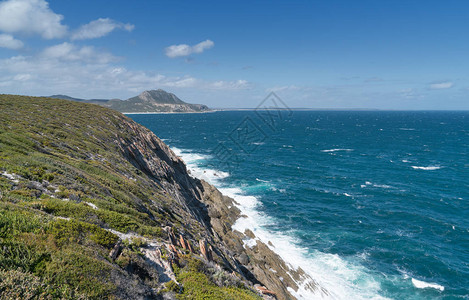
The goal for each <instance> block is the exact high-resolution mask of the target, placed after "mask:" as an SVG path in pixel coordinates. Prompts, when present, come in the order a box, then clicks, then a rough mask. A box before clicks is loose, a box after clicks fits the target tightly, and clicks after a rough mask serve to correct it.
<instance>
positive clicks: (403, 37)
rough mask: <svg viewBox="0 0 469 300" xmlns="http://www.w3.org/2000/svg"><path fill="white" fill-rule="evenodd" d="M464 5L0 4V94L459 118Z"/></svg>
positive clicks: (33, 0)
mask: <svg viewBox="0 0 469 300" xmlns="http://www.w3.org/2000/svg"><path fill="white" fill-rule="evenodd" d="M468 29H469V2H468V1H282V2H277V1H236V2H231V3H228V2H225V1H205V2H201V1H70V0H50V1H45V0H4V1H0V93H14V94H27V95H37V96H39V95H52V94H59V93H60V94H67V95H70V96H74V97H80V98H120V99H126V98H129V97H131V96H134V95H137V94H139V93H140V92H141V91H143V90H147V89H157V88H162V89H164V90H167V91H170V92H173V93H175V94H176V95H178V96H179V97H180V98H182V99H183V100H185V101H188V102H192V103H204V104H207V105H209V106H212V107H255V106H256V105H257V104H258V103H259V102H260V101H261V100H262V99H263V98H264V97H265V96H266V95H267V94H268V93H269V92H271V91H274V92H276V93H277V94H278V95H279V96H280V97H281V98H282V99H283V100H284V102H285V103H287V104H288V105H289V106H291V107H309V108H378V109H469V97H468V96H469V82H468V79H469V78H468V77H469V76H468V74H469V55H468V53H469V35H468V34H467V32H468Z"/></svg>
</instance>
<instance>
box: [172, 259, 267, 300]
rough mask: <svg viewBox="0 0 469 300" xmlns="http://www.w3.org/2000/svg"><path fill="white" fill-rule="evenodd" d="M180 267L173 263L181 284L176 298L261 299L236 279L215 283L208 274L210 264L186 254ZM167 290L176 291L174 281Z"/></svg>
mask: <svg viewBox="0 0 469 300" xmlns="http://www.w3.org/2000/svg"><path fill="white" fill-rule="evenodd" d="M180 264H181V265H182V266H181V267H178V266H177V265H173V268H174V270H175V274H176V278H177V280H178V282H179V283H180V284H181V285H182V287H181V289H180V292H179V294H177V296H176V297H177V299H181V300H182V299H226V300H229V299H245V300H253V299H261V298H260V297H259V296H258V295H257V294H255V293H254V292H252V291H251V290H248V289H246V288H245V287H244V286H243V285H242V284H241V283H240V281H239V280H238V281H237V282H236V280H235V279H232V280H233V282H230V283H229V284H228V282H224V283H225V284H226V285H225V284H224V283H220V282H218V283H219V285H217V284H216V283H215V282H216V281H214V278H213V277H211V276H210V275H207V273H208V274H210V273H211V272H213V270H211V266H210V265H207V264H205V263H204V262H203V261H201V260H199V259H196V258H193V257H191V256H190V255H186V256H184V257H183V258H182V260H181V262H180ZM220 272H221V273H223V274H224V275H223V276H226V277H229V276H230V275H228V274H226V272H224V271H222V270H220ZM167 289H168V290H172V291H177V290H178V288H177V287H176V286H175V283H169V284H168V286H167Z"/></svg>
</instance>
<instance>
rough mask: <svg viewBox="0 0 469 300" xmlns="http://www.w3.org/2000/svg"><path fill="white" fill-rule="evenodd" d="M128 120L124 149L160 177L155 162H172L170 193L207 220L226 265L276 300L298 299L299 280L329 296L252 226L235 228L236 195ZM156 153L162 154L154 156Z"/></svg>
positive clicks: (207, 232) (209, 233)
mask: <svg viewBox="0 0 469 300" xmlns="http://www.w3.org/2000/svg"><path fill="white" fill-rule="evenodd" d="M126 123H127V126H129V127H132V129H133V131H134V132H135V140H133V141H132V142H131V143H130V144H127V143H126V144H123V145H121V146H120V148H121V149H122V151H123V152H124V153H129V150H130V149H133V150H132V151H134V152H131V153H132V154H131V155H130V157H136V158H139V160H138V161H136V162H135V163H136V164H138V165H140V166H142V167H143V169H144V170H147V172H149V173H150V174H152V175H153V176H155V177H160V176H163V175H162V174H158V171H157V170H156V167H154V166H153V164H154V162H155V161H158V160H160V159H161V158H163V159H164V161H166V162H167V163H168V165H169V168H168V172H169V174H171V175H172V176H174V181H173V182H174V184H175V185H174V186H171V187H166V189H167V192H168V193H169V194H172V195H173V197H174V198H176V199H181V200H182V203H183V204H184V205H185V206H186V207H187V209H188V211H190V212H191V214H192V215H193V216H194V217H195V218H196V219H197V220H198V221H200V222H201V224H203V226H204V229H205V232H204V233H205V234H204V238H205V239H206V240H207V241H208V243H209V244H210V245H211V246H212V247H213V249H214V253H215V256H217V257H218V258H219V259H220V261H223V263H224V264H225V267H227V268H228V269H229V270H231V271H234V272H236V273H238V274H240V275H241V276H242V278H244V279H245V280H247V281H248V282H250V283H251V284H252V286H254V285H257V286H265V288H266V289H267V290H269V291H272V292H273V293H272V295H275V296H276V297H277V299H294V296H293V295H292V292H291V291H293V292H294V293H296V292H297V291H298V289H299V286H298V285H299V283H300V284H302V285H303V286H302V288H303V289H306V290H309V291H311V292H318V291H320V293H322V294H323V295H328V293H327V291H325V290H324V289H322V288H321V287H320V286H319V285H318V284H317V283H316V282H315V281H314V279H312V278H310V277H309V276H308V275H307V274H306V273H305V272H304V271H303V270H302V269H301V268H299V269H293V268H292V267H291V266H289V265H287V264H286V263H285V262H284V261H283V260H282V258H281V257H280V256H278V255H277V254H276V253H275V252H274V251H273V250H272V248H274V246H273V245H272V246H270V245H266V244H265V243H264V242H262V241H260V240H259V239H257V238H256V236H255V235H254V233H253V232H251V231H249V230H247V231H246V232H239V231H234V230H232V226H233V224H234V223H235V222H236V221H237V220H238V218H243V216H242V215H241V212H240V210H239V209H238V208H237V207H236V206H237V203H236V202H235V200H234V199H232V198H230V197H227V196H224V195H222V193H221V192H220V191H219V190H218V189H217V188H216V187H214V186H213V185H211V184H209V183H207V182H205V181H203V180H199V179H197V178H194V177H192V176H190V175H189V174H188V172H187V169H186V166H185V164H184V162H183V161H182V159H181V158H179V157H178V156H176V154H175V153H174V152H173V151H172V150H171V149H170V148H169V147H168V146H167V145H166V144H164V142H162V141H161V140H160V139H159V138H157V137H156V136H155V135H154V134H153V133H152V132H150V131H149V130H148V129H146V128H143V127H141V126H140V125H136V124H135V123H133V121H129V120H128V119H126ZM142 141H144V142H145V144H142ZM150 149H152V150H150ZM148 150H150V151H148ZM147 151H148V152H147ZM156 153H158V158H157V157H155V155H156ZM162 154H163V155H162ZM250 239H252V240H255V243H256V245H255V246H253V247H249V246H247V245H246V244H245V241H246V240H250ZM170 240H171V239H170ZM193 242H194V243H196V242H197V241H193ZM175 244H177V243H175ZM178 246H181V245H180V244H179V245H178Z"/></svg>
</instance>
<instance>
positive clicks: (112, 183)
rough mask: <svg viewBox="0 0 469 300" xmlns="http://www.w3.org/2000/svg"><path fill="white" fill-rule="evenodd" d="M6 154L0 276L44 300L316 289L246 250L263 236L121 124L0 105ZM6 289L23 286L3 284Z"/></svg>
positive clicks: (75, 106)
mask: <svg viewBox="0 0 469 300" xmlns="http://www.w3.org/2000/svg"><path fill="white" fill-rule="evenodd" d="M0 151H1V152H0V173H1V176H0V188H1V190H0V191H1V194H0V200H1V201H0V210H1V214H0V216H2V217H0V225H1V226H2V227H1V228H0V246H2V247H3V249H4V250H5V249H7V250H5V251H3V252H2V254H0V272H3V273H4V274H5V276H4V277H5V278H13V279H14V280H16V282H17V281H18V280H26V279H28V281H29V282H37V286H42V287H43V288H39V287H37V286H36V285H35V286H28V289H29V290H33V291H34V292H36V293H38V294H41V293H43V294H44V295H51V293H52V291H54V292H55V293H56V294H55V295H60V296H62V297H65V298H67V297H70V298H77V297H84V298H87V297H91V298H93V297H95V298H103V297H111V296H113V297H117V298H133V299H140V298H147V297H150V298H158V297H170V296H171V295H173V296H174V295H176V296H177V297H179V298H184V299H186V298H195V297H197V296H200V295H212V296H213V297H215V298H218V299H223V298H225V299H254V298H256V297H258V296H256V293H257V294H258V295H259V296H263V297H265V298H269V297H276V298H278V299H292V298H293V297H292V294H291V291H297V290H298V289H299V287H298V285H297V282H302V283H304V285H303V286H302V287H301V288H303V289H309V290H316V289H320V287H319V286H318V285H317V284H315V282H314V281H313V280H312V279H311V278H308V276H306V275H305V274H304V272H302V270H301V269H298V270H293V269H292V268H291V267H289V266H288V265H286V264H285V263H284V262H283V261H282V260H281V259H280V257H278V256H277V255H276V254H275V253H274V252H273V251H272V250H271V248H273V246H269V245H266V244H264V243H262V242H261V241H259V240H257V241H256V245H255V246H254V247H248V246H245V243H244V241H245V240H248V239H256V237H255V236H254V235H253V233H252V232H244V233H241V232H237V231H233V230H232V228H231V227H232V225H233V224H234V223H235V221H236V220H237V219H238V218H240V217H242V216H241V215H240V211H239V210H238V209H237V208H236V203H235V202H234V200H233V199H231V198H229V197H226V196H223V195H222V194H221V193H220V192H219V191H218V190H217V189H216V188H215V187H213V186H211V185H210V184H208V183H207V182H204V181H201V180H198V179H196V178H193V177H191V176H190V175H189V174H188V172H187V170H186V166H185V165H184V162H183V161H182V160H181V159H180V158H179V157H177V156H176V155H175V154H174V153H173V152H172V151H171V150H170V149H169V147H168V146H167V145H166V144H164V143H163V142H162V141H161V140H160V139H159V138H158V137H156V136H155V135H154V134H153V133H152V132H151V131H149V130H148V129H146V128H144V127H142V126H140V125H138V124H136V123H135V122H133V121H132V120H131V119H129V118H127V117H125V116H123V115H122V114H119V113H117V112H115V111H112V110H109V109H105V108H102V107H99V106H96V105H90V104H81V103H75V102H68V101H62V100H53V99H45V98H32V97H19V96H5V95H0ZM10 215H11V217H8V216H10ZM5 216H7V217H5ZM2 218H3V219H2ZM18 220H20V221H18ZM21 220H24V222H23V221H21ZM23 223H24V224H23ZM26 223H28V224H33V225H31V226H26V225H25V224H26ZM15 249H16V250H15ZM17 249H20V250H17ZM21 249H26V250H24V251H28V253H29V256H28V257H31V259H29V260H28V259H26V260H25V259H21V257H22V256H21V255H18V254H15V253H18V251H19V252H20V254H21V253H22V252H21V251H23V250H21ZM15 251H16V252H15ZM63 265H65V266H67V267H66V268H64V267H63ZM84 266H86V267H84ZM85 271H86V272H85ZM85 274H86V275H85ZM83 276H85V277H83ZM18 278H19V279H18ZM77 278H78V279H77ZM80 278H81V279H80ZM84 278H85V279H84ZM86 278H88V279H86ZM13 279H12V281H11V282H15V281H14V280H13ZM41 284H42V285H41ZM46 287H47V288H46ZM49 288H50V290H49ZM2 289H3V290H4V291H6V292H11V293H13V292H15V291H16V292H17V289H18V287H15V285H14V284H8V282H7V281H5V280H3V281H2V280H1V279H0V291H2ZM15 289H16V290H15ZM29 290H28V291H29ZM51 290H52V291H51ZM12 291H13V292H12ZM322 292H323V293H325V294H327V292H326V291H322ZM201 293H202V294H201ZM204 293H205V294H204ZM214 295H217V296H214ZM171 297H172V296H171ZM185 297H186V298H185Z"/></svg>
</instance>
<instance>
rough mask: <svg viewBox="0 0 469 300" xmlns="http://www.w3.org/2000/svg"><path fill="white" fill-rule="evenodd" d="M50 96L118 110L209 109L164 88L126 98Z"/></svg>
mask: <svg viewBox="0 0 469 300" xmlns="http://www.w3.org/2000/svg"><path fill="white" fill-rule="evenodd" d="M50 98H56V99H64V100H71V101H77V102H86V103H94V104H99V105H102V106H105V107H109V108H112V109H114V110H117V111H120V112H129V113H136V112H204V111H210V109H209V108H208V107H207V106H206V105H203V104H190V103H186V102H184V101H182V100H181V99H179V98H178V97H177V96H176V95H174V94H172V93H168V92H166V91H164V90H161V89H158V90H150V91H144V92H143V93H141V94H140V95H138V96H135V97H132V98H129V99H127V100H120V99H112V100H106V99H91V100H85V99H79V98H73V97H70V96H67V95H53V96H50Z"/></svg>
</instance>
